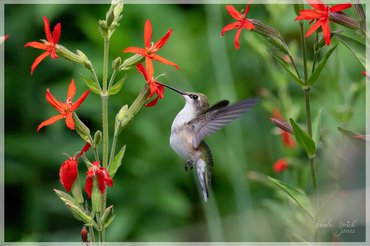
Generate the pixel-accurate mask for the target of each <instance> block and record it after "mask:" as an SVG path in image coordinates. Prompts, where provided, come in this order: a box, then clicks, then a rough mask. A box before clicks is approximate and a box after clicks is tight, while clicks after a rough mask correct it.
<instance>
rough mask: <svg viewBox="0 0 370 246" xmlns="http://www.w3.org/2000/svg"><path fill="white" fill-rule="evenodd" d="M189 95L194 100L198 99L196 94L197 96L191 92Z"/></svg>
mask: <svg viewBox="0 0 370 246" xmlns="http://www.w3.org/2000/svg"><path fill="white" fill-rule="evenodd" d="M189 97H190V98H191V99H194V100H197V99H198V96H197V95H193V94H191V95H190V96H189Z"/></svg>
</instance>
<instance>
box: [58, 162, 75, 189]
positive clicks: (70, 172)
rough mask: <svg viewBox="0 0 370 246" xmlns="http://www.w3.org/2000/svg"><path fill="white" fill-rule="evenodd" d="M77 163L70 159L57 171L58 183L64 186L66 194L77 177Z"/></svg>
mask: <svg viewBox="0 0 370 246" xmlns="http://www.w3.org/2000/svg"><path fill="white" fill-rule="evenodd" d="M77 173H78V170H77V161H76V160H74V159H72V158H70V159H69V160H66V161H65V162H63V164H62V166H61V167H60V170H59V178H60V182H61V183H62V185H63V186H64V188H65V189H66V191H67V192H69V191H70V190H71V188H72V185H73V183H74V182H75V180H76V177H77Z"/></svg>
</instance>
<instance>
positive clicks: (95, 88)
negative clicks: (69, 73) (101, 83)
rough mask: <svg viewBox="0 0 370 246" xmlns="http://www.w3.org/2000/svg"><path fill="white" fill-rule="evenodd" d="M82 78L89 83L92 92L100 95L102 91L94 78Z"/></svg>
mask: <svg viewBox="0 0 370 246" xmlns="http://www.w3.org/2000/svg"><path fill="white" fill-rule="evenodd" d="M82 79H83V80H84V81H85V84H86V85H87V87H89V89H90V90H91V91H92V92H94V93H95V94H98V95H100V92H101V91H100V89H99V87H98V86H97V84H96V83H95V82H94V81H93V80H91V79H89V78H87V77H82Z"/></svg>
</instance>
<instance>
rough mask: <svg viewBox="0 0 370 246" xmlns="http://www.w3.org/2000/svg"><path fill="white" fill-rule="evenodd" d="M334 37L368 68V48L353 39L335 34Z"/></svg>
mask: <svg viewBox="0 0 370 246" xmlns="http://www.w3.org/2000/svg"><path fill="white" fill-rule="evenodd" d="M334 37H335V38H336V39H338V40H339V41H340V42H341V43H342V44H343V45H344V46H346V47H347V48H348V49H349V50H350V51H351V53H352V54H353V55H354V56H355V57H356V58H357V60H358V61H359V62H360V63H361V65H362V66H363V67H364V68H366V46H365V45H364V44H363V43H360V42H358V41H357V40H354V39H352V38H349V37H347V36H344V35H342V34H339V33H335V34H334Z"/></svg>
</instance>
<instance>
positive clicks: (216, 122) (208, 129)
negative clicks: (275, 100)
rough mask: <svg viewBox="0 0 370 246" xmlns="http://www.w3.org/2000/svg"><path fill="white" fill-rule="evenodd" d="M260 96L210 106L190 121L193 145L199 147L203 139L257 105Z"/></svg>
mask: <svg viewBox="0 0 370 246" xmlns="http://www.w3.org/2000/svg"><path fill="white" fill-rule="evenodd" d="M222 102H223V103H222ZM257 102H258V98H251V99H246V100H243V101H240V102H237V103H235V104H232V105H230V106H228V102H227V104H226V103H225V101H221V102H219V103H217V104H216V105H219V106H218V107H215V106H216V105H215V106H212V107H211V108H209V109H208V110H207V111H206V112H205V113H204V115H203V116H201V117H198V118H195V119H193V120H192V121H190V122H189V124H190V125H192V126H193V129H194V138H193V147H194V148H198V146H199V144H200V143H201V142H202V140H203V139H204V138H205V137H206V136H208V135H211V134H212V133H214V132H216V131H218V130H219V129H221V128H222V127H224V126H225V125H226V124H228V123H230V122H231V121H232V120H234V119H236V118H239V117H240V116H241V115H243V114H244V113H245V112H247V111H248V110H249V109H250V108H251V107H253V106H254V105H256V103H257Z"/></svg>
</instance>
